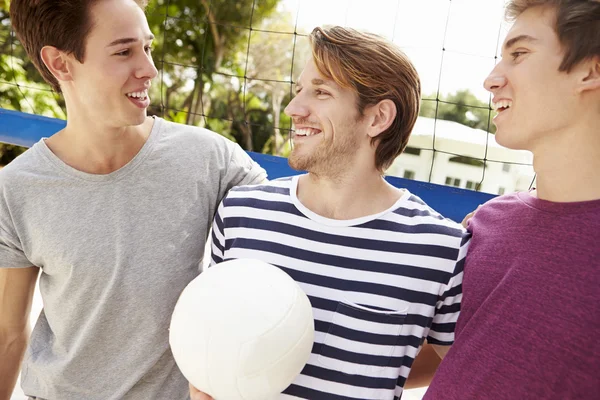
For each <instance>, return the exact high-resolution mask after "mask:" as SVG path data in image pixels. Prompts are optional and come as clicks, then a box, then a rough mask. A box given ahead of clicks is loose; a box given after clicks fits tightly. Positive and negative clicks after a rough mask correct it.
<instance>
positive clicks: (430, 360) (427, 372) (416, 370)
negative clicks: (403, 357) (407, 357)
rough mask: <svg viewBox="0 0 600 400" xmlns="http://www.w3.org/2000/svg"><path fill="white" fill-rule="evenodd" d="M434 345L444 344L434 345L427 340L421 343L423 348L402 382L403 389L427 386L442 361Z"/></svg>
mask: <svg viewBox="0 0 600 400" xmlns="http://www.w3.org/2000/svg"><path fill="white" fill-rule="evenodd" d="M436 347H445V346H436V345H432V344H429V343H427V342H425V343H424V344H423V348H422V349H421V351H420V352H419V354H417V358H415V361H414V362H413V365H412V367H411V369H410V374H409V375H408V379H407V380H406V383H405V384H404V389H415V388H419V387H424V386H429V384H430V383H431V380H432V379H433V375H434V374H435V371H436V370H437V367H438V365H440V362H441V361H442V357H441V356H440V355H439V354H438V352H437V349H436Z"/></svg>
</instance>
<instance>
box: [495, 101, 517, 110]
mask: <svg viewBox="0 0 600 400" xmlns="http://www.w3.org/2000/svg"><path fill="white" fill-rule="evenodd" d="M511 106H512V101H510V100H500V101H499V102H497V103H492V108H493V109H494V110H495V111H498V109H500V108H510V107H511Z"/></svg>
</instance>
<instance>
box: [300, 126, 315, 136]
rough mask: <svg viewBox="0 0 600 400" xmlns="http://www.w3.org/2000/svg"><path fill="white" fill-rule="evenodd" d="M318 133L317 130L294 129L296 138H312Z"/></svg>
mask: <svg viewBox="0 0 600 400" xmlns="http://www.w3.org/2000/svg"><path fill="white" fill-rule="evenodd" d="M319 132H320V131H319V130H317V129H312V128H302V129H296V136H313V135H316V134H317V133H319Z"/></svg>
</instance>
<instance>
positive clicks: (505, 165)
mask: <svg viewBox="0 0 600 400" xmlns="http://www.w3.org/2000/svg"><path fill="white" fill-rule="evenodd" d="M502 171H504V172H510V164H506V163H504V164H502Z"/></svg>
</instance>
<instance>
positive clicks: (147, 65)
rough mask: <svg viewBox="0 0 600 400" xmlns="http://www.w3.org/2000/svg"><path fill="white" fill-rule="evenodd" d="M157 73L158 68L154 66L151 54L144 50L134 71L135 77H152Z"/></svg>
mask: <svg viewBox="0 0 600 400" xmlns="http://www.w3.org/2000/svg"><path fill="white" fill-rule="evenodd" d="M157 75H158V70H157V69H156V67H155V66H154V60H153V59H152V55H151V54H148V53H145V52H144V53H143V55H142V56H141V58H140V61H139V65H138V68H137V69H136V71H135V77H136V78H138V79H154V78H156V76H157Z"/></svg>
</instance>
